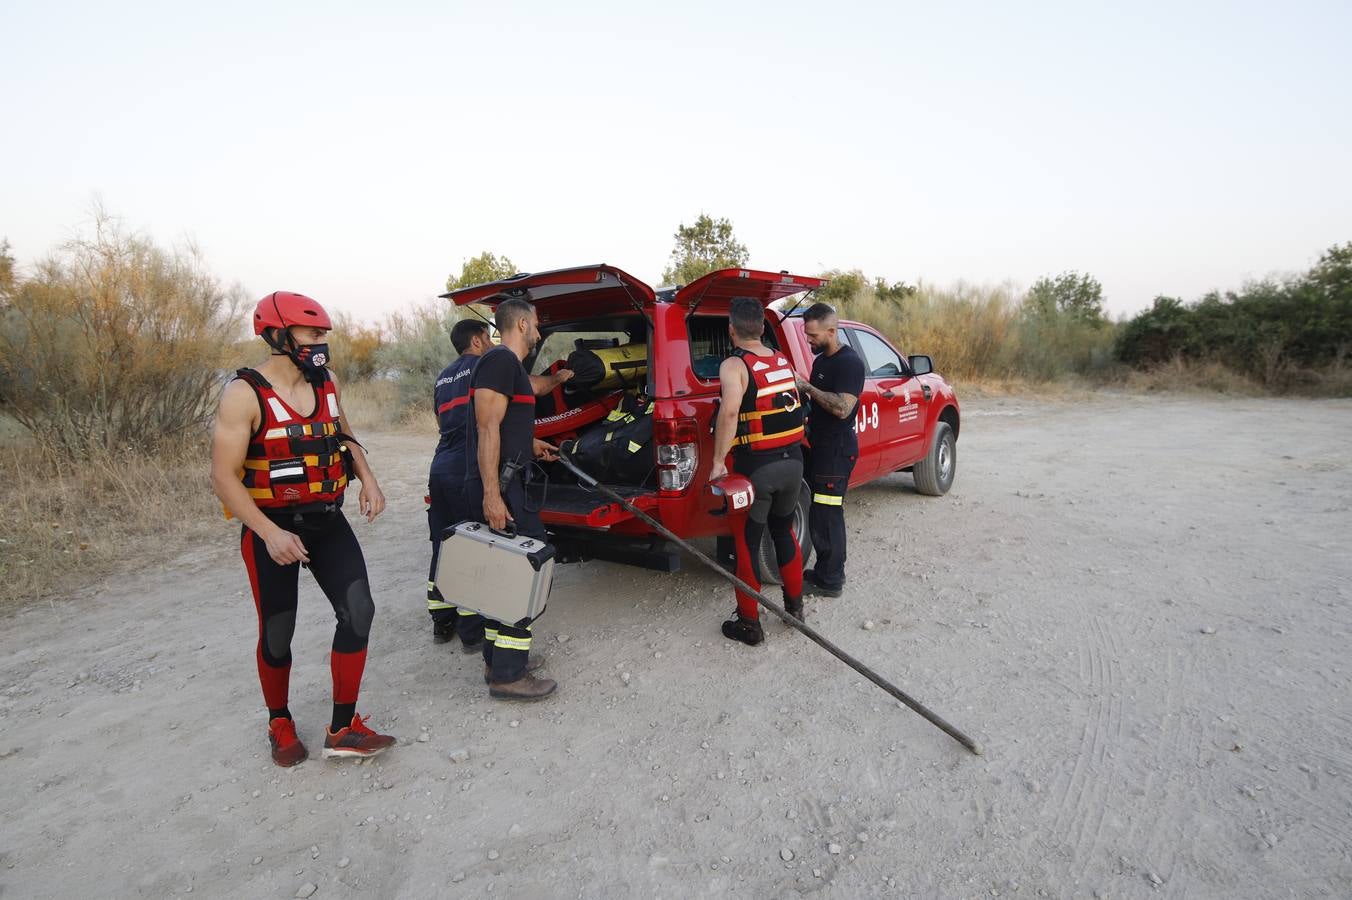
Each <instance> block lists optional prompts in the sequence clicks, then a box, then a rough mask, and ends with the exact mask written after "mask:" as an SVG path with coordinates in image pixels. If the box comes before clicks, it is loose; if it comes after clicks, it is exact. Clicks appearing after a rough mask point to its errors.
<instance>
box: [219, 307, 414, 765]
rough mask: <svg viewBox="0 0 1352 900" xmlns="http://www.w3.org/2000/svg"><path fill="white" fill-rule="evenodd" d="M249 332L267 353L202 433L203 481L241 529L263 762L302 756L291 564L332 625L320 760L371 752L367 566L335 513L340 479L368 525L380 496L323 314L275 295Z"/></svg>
mask: <svg viewBox="0 0 1352 900" xmlns="http://www.w3.org/2000/svg"><path fill="white" fill-rule="evenodd" d="M253 324H254V333H255V334H257V335H259V336H260V337H262V338H263V340H264V341H266V342H267V344H268V346H269V347H270V348H271V349H272V355H271V356H270V357H269V358H268V360H267V361H266V362H264V363H263V364H262V365H260V366H259V367H258V368H257V369H240V370H239V371H238V372H236V373H235V374H236V378H235V380H233V381H231V382H230V383H229V384H228V385H227V386H226V388H225V392H224V394H223V395H222V397H221V406H220V410H219V412H218V413H217V416H216V427H215V431H214V433H213V436H212V447H211V483H212V486H213V488H214V489H215V491H216V495H217V496H218V497H220V499H221V503H222V504H224V506H225V508H226V510H227V513H228V514H230V515H233V516H234V517H235V518H237V519H239V520H240V522H241V523H243V526H244V527H243V530H242V533H241V536H240V552H241V554H242V555H243V557H244V567H245V568H246V569H247V570H248V573H249V585H250V587H252V589H253V596H254V604H255V607H256V608H257V611H258V647H257V657H258V677H259V680H260V681H261V682H262V685H263V700H264V702H265V703H266V704H267V707H268V740H269V742H270V743H271V745H272V759H273V762H275V763H276V764H277V765H279V766H294V765H296V764H297V763H299V762H301V761H302V760H304V759H305V758H306V756H307V755H308V754H307V751H306V749H305V745H304V744H303V743H302V742H301V740H300V738H299V737H298V736H297V735H296V725H295V722H294V721H293V720H292V718H291V711H290V709H288V708H287V699H288V690H289V683H290V676H291V636H292V633H293V632H294V631H295V628H296V588H297V579H298V577H299V575H300V569H301V566H307V567H308V568H309V569H310V571H311V573H312V574H313V575H314V577H315V581H317V582H318V583H319V587H320V589H321V590H323V592H324V595H325V596H326V597H327V598H328V600H329V603H331V604H332V605H333V612H334V615H335V617H336V618H337V626H336V628H335V629H334V633H333V649H332V652H331V653H330V666H331V668H332V672H333V719H332V721H331V722H330V723H329V728H328V729H327V730H326V732H325V735H324V756H325V757H326V758H327V757H364V756H374V755H375V754H377V753H380V752H381V751H382V750H385V749H386V748H388V747H389V746H391V745H392V744H393V743H394V738H393V737H390V736H389V735H383V734H377V733H376V732H374V731H372V730H371V729H370V728H367V727H366V724H365V719H364V718H363V717H361V716H358V715H357V713H356V705H357V694H358V691H359V690H360V688H361V678H362V671H363V669H364V668H365V666H366V644H367V639H368V636H369V635H370V632H371V619H372V617H373V616H374V614H375V605H374V603H373V602H372V600H371V588H370V585H369V584H368V582H367V577H366V561H365V559H364V558H363V557H362V552H361V547H360V546H359V545H358V543H357V538H356V535H354V534H353V533H352V527H351V526H350V525H349V524H348V522H347V518H346V517H345V516H344V515H343V513H342V511H341V507H342V505H343V495H344V492H345V490H346V488H347V482H348V478H349V477H355V478H357V479H358V480H360V481H361V492H360V493H359V495H358V498H357V499H358V510H359V512H360V513H361V514H362V515H363V516H365V517H366V520H367V521H368V522H372V521H374V520H375V518H376V516H378V515H380V513H381V511H382V510H384V508H385V496H384V495H383V494H382V493H381V492H380V486H379V485H378V484H377V483H376V478H375V475H374V473H372V471H371V467H370V465H369V464H368V463H367V461H366V454H365V453H364V452H363V451H362V449H361V447H360V446H359V445H358V444H357V442H356V440H355V439H353V438H352V436H351V432H350V430H349V429H348V427H347V423H346V422H345V421H344V420H343V411H342V405H341V402H340V400H339V394H338V385H337V383H336V382H335V381H334V380H333V376H332V375H331V374H330V373H329V371H328V368H327V365H328V362H329V352H328V345H327V344H326V343H324V338H325V335H326V334H327V332H328V331H329V329H330V328H331V327H332V326H331V323H330V321H329V317H328V314H327V313H325V312H324V309H323V307H321V306H320V305H319V304H318V303H316V302H315V301H314V300H311V299H310V298H309V297H306V296H303V295H301V294H293V293H288V292H286V291H278V292H276V293H274V294H269V295H268V296H266V297H264V298H263V299H262V300H260V301H258V306H257V308H256V309H255V310H254V316H253Z"/></svg>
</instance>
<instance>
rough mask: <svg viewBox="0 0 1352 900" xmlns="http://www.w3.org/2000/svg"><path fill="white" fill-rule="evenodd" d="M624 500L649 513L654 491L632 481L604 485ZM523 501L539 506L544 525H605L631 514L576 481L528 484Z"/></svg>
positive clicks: (655, 504) (594, 526)
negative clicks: (574, 482) (569, 482)
mask: <svg viewBox="0 0 1352 900" xmlns="http://www.w3.org/2000/svg"><path fill="white" fill-rule="evenodd" d="M606 487H608V488H610V489H611V490H612V491H614V492H615V493H617V494H619V495H620V496H621V497H623V498H624V499H625V500H627V501H629V502H630V503H632V504H634V506H636V507H638V508H639V509H641V510H643V511H644V512H646V513H649V514H650V515H651V514H652V513H653V512H654V511H655V510H656V509H657V492H656V491H655V490H653V489H651V488H645V487H635V486H633V485H606ZM526 497H527V502H528V503H529V504H530V505H531V506H533V507H539V509H540V518H541V519H542V520H544V522H545V524H546V525H568V526H572V527H576V528H596V529H601V530H604V529H607V528H610V527H612V526H614V525H618V524H619V523H621V522H625V521H628V520H630V519H633V518H634V514H633V513H631V512H629V510H627V509H625V508H624V507H622V506H620V505H619V504H618V503H616V502H614V501H613V500H609V499H607V498H606V497H604V496H602V495H601V494H599V493H597V492H596V491H594V490H592V489H591V488H589V487H586V486H585V485H580V484H550V485H548V486H547V489H546V485H544V484H543V483H535V484H531V485H530V486H528V487H527V489H526Z"/></svg>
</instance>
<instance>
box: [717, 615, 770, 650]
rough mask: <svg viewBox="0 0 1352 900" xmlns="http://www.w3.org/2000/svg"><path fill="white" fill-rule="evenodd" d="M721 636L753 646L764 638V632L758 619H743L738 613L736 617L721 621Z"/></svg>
mask: <svg viewBox="0 0 1352 900" xmlns="http://www.w3.org/2000/svg"><path fill="white" fill-rule="evenodd" d="M723 637H725V638H728V639H730V640H734V641H741V642H742V643H743V644H746V645H747V646H750V647H754V646H756V645H757V644H759V643H760V642H761V641H763V640H765V632H764V631H762V630H761V623H760V622H759V620H757V619H745V618H743V617H742V615H741V614H740V613H738V614H737V616H736V618H732V619H729V620H728V621H726V622H724V623H723Z"/></svg>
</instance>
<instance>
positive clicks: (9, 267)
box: [0, 239, 14, 304]
mask: <svg viewBox="0 0 1352 900" xmlns="http://www.w3.org/2000/svg"><path fill="white" fill-rule="evenodd" d="M13 291H14V255H13V254H11V253H10V252H9V240H8V239H0V304H2V303H4V301H5V298H7V297H9V295H10V294H11V293H13Z"/></svg>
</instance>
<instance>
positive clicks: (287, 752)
mask: <svg viewBox="0 0 1352 900" xmlns="http://www.w3.org/2000/svg"><path fill="white" fill-rule="evenodd" d="M268 743H269V744H271V745H272V761H273V762H275V763H276V764H277V765H279V766H284V767H286V768H290V767H291V766H294V765H297V764H299V763H302V762H304V761H305V758H306V757H307V756H309V755H310V753H309V751H307V750H306V749H305V745H304V744H302V743H301V742H300V738H298V737H296V723H295V722H293V721H292V720H291V719H288V718H286V717H284V716H283V717H278V718H276V719H272V720H271V721H269V722H268Z"/></svg>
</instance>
